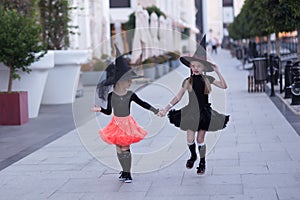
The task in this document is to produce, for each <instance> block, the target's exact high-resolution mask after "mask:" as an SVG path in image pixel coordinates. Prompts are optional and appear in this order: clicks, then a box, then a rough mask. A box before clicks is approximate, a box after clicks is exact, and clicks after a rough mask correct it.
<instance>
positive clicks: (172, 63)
mask: <svg viewBox="0 0 300 200" xmlns="http://www.w3.org/2000/svg"><path fill="white" fill-rule="evenodd" d="M179 65H180V61H179V59H177V60H170V68H171V70H173V69H175V68H177V67H179Z"/></svg>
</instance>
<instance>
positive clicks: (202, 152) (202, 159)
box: [198, 144, 206, 163]
mask: <svg viewBox="0 0 300 200" xmlns="http://www.w3.org/2000/svg"><path fill="white" fill-rule="evenodd" d="M198 149H199V154H200V163H205V155H206V145H205V144H204V145H202V146H200V145H199V146H198Z"/></svg>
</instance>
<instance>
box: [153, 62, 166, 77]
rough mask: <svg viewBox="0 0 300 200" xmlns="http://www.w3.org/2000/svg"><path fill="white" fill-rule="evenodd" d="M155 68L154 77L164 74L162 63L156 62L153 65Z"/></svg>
mask: <svg viewBox="0 0 300 200" xmlns="http://www.w3.org/2000/svg"><path fill="white" fill-rule="evenodd" d="M155 69H156V78H160V77H162V76H163V75H164V65H163V64H158V65H156V66H155Z"/></svg>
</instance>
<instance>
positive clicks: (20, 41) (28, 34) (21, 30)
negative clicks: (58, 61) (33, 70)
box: [0, 6, 46, 92]
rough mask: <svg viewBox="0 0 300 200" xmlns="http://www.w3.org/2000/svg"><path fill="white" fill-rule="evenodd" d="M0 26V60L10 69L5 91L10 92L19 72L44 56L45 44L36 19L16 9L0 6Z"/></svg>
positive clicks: (26, 70)
mask: <svg viewBox="0 0 300 200" xmlns="http://www.w3.org/2000/svg"><path fill="white" fill-rule="evenodd" d="M0 27H1V28H0V44H1V45H0V62H3V63H4V64H5V65H6V66H7V67H8V68H9V69H10V75H9V83H8V89H7V91H8V92H11V91H12V83H13V80H15V79H20V78H21V77H20V75H19V72H20V71H23V72H27V73H29V72H30V69H29V68H28V66H29V65H30V64H32V63H33V62H36V61H38V60H39V59H40V58H41V57H42V56H44V54H45V53H46V50H45V48H46V46H45V45H44V43H43V42H42V41H41V39H40V34H41V27H40V25H38V24H37V22H36V19H35V18H31V17H26V16H24V15H23V14H20V13H19V12H18V11H17V10H11V9H5V8H3V7H2V6H0ZM37 53H39V55H38V56H37Z"/></svg>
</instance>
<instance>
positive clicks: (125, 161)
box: [117, 149, 131, 172]
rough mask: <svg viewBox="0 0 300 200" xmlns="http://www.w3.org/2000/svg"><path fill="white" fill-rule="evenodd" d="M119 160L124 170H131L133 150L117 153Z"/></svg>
mask: <svg viewBox="0 0 300 200" xmlns="http://www.w3.org/2000/svg"><path fill="white" fill-rule="evenodd" d="M117 156H118V160H119V162H120V164H121V166H122V168H123V172H130V169H131V152H130V149H128V150H126V151H122V152H121V153H117Z"/></svg>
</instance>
